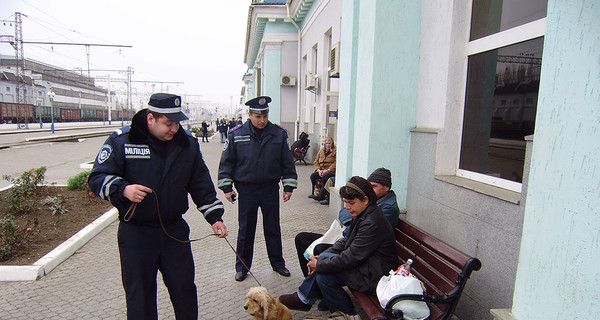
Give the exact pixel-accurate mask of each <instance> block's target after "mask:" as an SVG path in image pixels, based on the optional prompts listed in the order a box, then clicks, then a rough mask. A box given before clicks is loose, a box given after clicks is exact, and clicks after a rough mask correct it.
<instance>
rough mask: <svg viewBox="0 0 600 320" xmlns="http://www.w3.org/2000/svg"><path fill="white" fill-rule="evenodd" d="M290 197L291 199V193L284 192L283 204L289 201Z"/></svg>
mask: <svg viewBox="0 0 600 320" xmlns="http://www.w3.org/2000/svg"><path fill="white" fill-rule="evenodd" d="M291 197H292V193H291V192H284V193H283V202H286V201H288V200H290V198H291Z"/></svg>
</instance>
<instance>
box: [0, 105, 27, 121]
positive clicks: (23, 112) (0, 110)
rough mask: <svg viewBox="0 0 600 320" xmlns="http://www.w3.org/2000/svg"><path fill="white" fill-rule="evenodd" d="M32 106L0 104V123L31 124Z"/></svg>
mask: <svg viewBox="0 0 600 320" xmlns="http://www.w3.org/2000/svg"><path fill="white" fill-rule="evenodd" d="M33 116H34V114H33V105H32V104H20V103H13V102H0V123H17V122H33V121H34V118H33Z"/></svg>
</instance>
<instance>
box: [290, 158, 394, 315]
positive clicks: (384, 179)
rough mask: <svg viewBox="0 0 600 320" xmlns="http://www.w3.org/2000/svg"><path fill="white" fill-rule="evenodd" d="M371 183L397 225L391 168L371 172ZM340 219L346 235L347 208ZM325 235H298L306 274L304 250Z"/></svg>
mask: <svg viewBox="0 0 600 320" xmlns="http://www.w3.org/2000/svg"><path fill="white" fill-rule="evenodd" d="M367 180H368V181H369V182H370V183H371V187H373V191H375V195H376V196H377V205H378V206H379V207H380V208H381V211H383V214H384V215H385V217H386V218H387V219H388V221H389V223H390V224H391V225H392V226H393V227H395V226H397V225H398V220H399V215H400V209H398V202H397V201H396V194H395V193H394V191H393V190H391V188H392V173H391V172H390V170H388V169H386V168H378V169H375V171H373V173H371V175H370V176H369V178H368V179H367ZM338 219H339V221H340V223H341V224H342V225H344V226H345V227H346V228H345V229H344V231H343V232H342V235H344V236H345V235H346V233H347V232H348V228H347V227H348V226H349V225H350V223H351V222H352V215H351V214H350V212H348V210H346V208H342V209H341V210H340V212H339V214H338ZM321 236H323V235H322V234H318V233H313V232H300V233H298V234H297V235H296V238H295V243H296V251H297V252H298V261H299V262H300V269H302V272H303V273H304V276H306V275H307V274H308V270H307V267H306V263H307V262H308V261H307V260H306V258H305V256H304V251H305V250H306V248H308V246H309V245H311V244H312V243H313V242H314V241H315V240H317V239H318V238H320V237H321ZM330 246H331V244H319V245H317V246H316V247H315V249H314V254H315V255H316V254H317V253H319V252H323V251H325V249H327V248H328V247H330ZM324 308H325V307H324V306H322V305H321V304H320V305H319V309H324Z"/></svg>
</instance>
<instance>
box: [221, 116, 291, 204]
mask: <svg viewBox="0 0 600 320" xmlns="http://www.w3.org/2000/svg"><path fill="white" fill-rule="evenodd" d="M297 179H298V175H297V174H296V166H295V165H294V158H293V156H292V151H291V150H290V147H289V142H288V135H287V132H286V131H285V129H283V128H282V127H280V126H278V125H275V124H273V123H271V122H268V123H267V126H266V127H265V128H264V129H263V132H262V135H261V138H260V139H259V137H258V135H257V133H256V132H255V130H254V127H253V126H252V123H251V121H250V120H248V121H246V122H245V123H244V124H242V125H240V126H238V127H236V128H234V129H233V130H231V131H230V132H229V136H228V137H227V141H226V143H225V146H224V150H223V154H222V155H221V163H220V164H219V182H218V187H219V189H221V190H223V192H225V193H228V192H231V191H233V183H234V182H235V183H236V184H237V183H251V184H261V183H279V180H281V182H282V184H283V191H285V192H292V191H293V189H295V188H296V187H297V186H298V181H297Z"/></svg>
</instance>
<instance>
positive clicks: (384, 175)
mask: <svg viewBox="0 0 600 320" xmlns="http://www.w3.org/2000/svg"><path fill="white" fill-rule="evenodd" d="M367 180H369V181H370V182H377V183H380V184H382V185H384V186H388V187H390V188H391V187H392V173H391V172H390V170H388V169H386V168H377V169H375V171H373V173H371V175H370V176H369V178H368V179H367Z"/></svg>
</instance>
